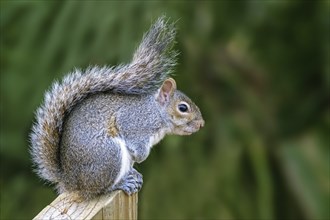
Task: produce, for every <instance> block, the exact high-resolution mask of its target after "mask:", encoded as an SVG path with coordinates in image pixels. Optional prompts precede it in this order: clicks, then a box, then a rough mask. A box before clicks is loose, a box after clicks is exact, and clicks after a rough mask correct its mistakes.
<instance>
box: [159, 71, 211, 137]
mask: <svg viewBox="0 0 330 220" xmlns="http://www.w3.org/2000/svg"><path fill="white" fill-rule="evenodd" d="M156 99H157V101H158V102H159V104H160V106H161V108H163V110H164V111H163V112H166V117H167V118H169V121H170V125H169V126H170V128H171V133H172V134H177V135H190V134H192V133H194V132H197V131H198V130H199V129H200V128H201V127H203V126H204V123H205V122H204V120H203V117H202V114H201V112H200V110H199V108H198V107H197V106H196V105H195V103H193V102H192V101H191V100H190V99H189V98H188V97H187V96H186V95H185V94H183V93H182V92H180V91H179V90H177V89H176V82H175V80H174V79H172V78H168V79H166V80H165V81H164V83H163V85H162V86H161V87H160V89H159V91H158V92H157V95H156Z"/></svg>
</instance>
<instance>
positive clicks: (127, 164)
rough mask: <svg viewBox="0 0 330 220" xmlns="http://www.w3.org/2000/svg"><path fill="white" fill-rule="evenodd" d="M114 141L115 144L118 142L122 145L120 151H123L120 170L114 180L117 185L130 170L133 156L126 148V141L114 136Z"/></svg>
mask: <svg viewBox="0 0 330 220" xmlns="http://www.w3.org/2000/svg"><path fill="white" fill-rule="evenodd" d="M113 141H114V142H115V144H118V145H119V146H120V152H121V166H120V171H119V174H118V176H117V178H116V179H115V182H114V185H116V184H117V183H118V182H119V181H120V180H121V179H122V178H123V177H124V176H125V174H126V173H127V172H128V171H129V169H130V168H131V163H132V162H131V156H130V154H129V152H128V150H127V148H126V143H125V141H124V140H123V139H121V138H119V137H116V138H114V139H113Z"/></svg>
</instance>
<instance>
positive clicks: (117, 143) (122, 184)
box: [30, 17, 204, 199]
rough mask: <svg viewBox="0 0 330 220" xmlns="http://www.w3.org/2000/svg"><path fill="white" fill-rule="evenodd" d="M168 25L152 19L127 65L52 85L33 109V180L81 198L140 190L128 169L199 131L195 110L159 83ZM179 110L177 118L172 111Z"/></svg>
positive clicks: (169, 59) (168, 49)
mask: <svg viewBox="0 0 330 220" xmlns="http://www.w3.org/2000/svg"><path fill="white" fill-rule="evenodd" d="M174 37H175V29H174V26H173V24H168V23H167V22H165V21H164V17H161V18H159V19H158V20H157V21H156V23H155V24H154V25H153V26H152V27H151V29H150V30H149V31H148V32H147V33H146V34H145V35H144V37H143V40H142V42H141V44H140V46H139V47H138V48H137V50H136V52H135V54H134V56H133V60H132V62H131V63H130V64H127V65H120V66H118V67H116V68H109V67H103V68H100V67H90V68H88V69H87V70H86V71H85V72H84V73H82V72H81V71H79V70H76V71H75V72H73V73H71V74H69V75H68V76H66V77H65V78H64V79H63V81H62V82H61V83H58V82H55V83H54V84H53V86H52V88H51V89H50V91H48V92H47V93H46V95H45V100H44V103H43V105H42V106H41V107H40V108H39V109H38V110H37V113H36V123H35V124H34V126H33V128H32V133H31V143H32V146H31V149H30V151H31V155H32V159H33V162H34V164H35V166H36V171H37V173H38V175H39V176H40V177H41V178H43V179H45V180H48V181H50V182H52V183H54V184H55V185H56V187H57V189H58V191H59V192H65V191H67V192H73V191H75V192H78V194H79V195H81V196H82V197H83V198H85V199H89V198H93V197H95V196H97V195H100V194H104V193H108V192H111V191H113V190H115V189H122V190H124V191H125V192H126V193H127V194H132V193H134V192H137V191H138V190H139V189H140V188H141V187H142V182H143V181H142V175H141V174H140V173H138V172H137V171H136V170H135V169H134V168H133V164H134V163H135V162H138V163H140V162H142V161H144V160H145V159H146V158H147V157H148V155H149V153H150V148H151V147H152V146H153V145H155V144H157V143H158V142H159V141H160V140H161V139H162V138H163V137H164V135H166V134H179V135H186V134H191V133H194V132H196V131H198V130H199V128H200V127H202V126H203V125H204V121H203V118H202V115H201V113H200V110H199V109H198V107H197V106H196V105H195V104H194V103H193V102H192V101H191V100H190V99H189V98H188V97H187V96H186V95H184V94H183V93H182V92H180V91H178V90H176V83H175V81H174V80H173V79H166V78H167V77H168V75H169V74H170V73H171V72H172V70H173V67H174V65H175V63H176V55H177V53H176V52H175V51H173V48H172V46H173V43H174ZM182 103H184V104H185V105H187V106H188V107H189V108H188V111H187V112H181V111H180V110H179V108H178V106H179V104H182Z"/></svg>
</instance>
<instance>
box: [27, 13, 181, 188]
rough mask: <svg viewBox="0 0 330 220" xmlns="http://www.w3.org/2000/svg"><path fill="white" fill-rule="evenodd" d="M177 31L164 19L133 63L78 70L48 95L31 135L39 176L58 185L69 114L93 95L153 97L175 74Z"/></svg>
mask: <svg viewBox="0 0 330 220" xmlns="http://www.w3.org/2000/svg"><path fill="white" fill-rule="evenodd" d="M174 36H175V29H174V25H173V24H169V23H168V22H166V21H165V20H164V17H161V18H159V19H158V20H157V21H156V22H155V24H154V25H153V26H152V27H151V29H150V30H149V31H148V32H147V33H146V34H145V35H144V37H143V40H142V42H141V44H140V46H139V47H138V48H137V50H136V52H135V53H134V56H133V59H132V61H131V63H129V64H127V65H120V66H118V67H115V68H109V67H102V68H100V67H90V68H88V69H87V70H86V71H84V72H81V71H80V70H75V71H74V72H73V73H71V74H69V75H68V76H66V77H65V78H64V79H63V80H62V81H61V82H60V83H59V82H55V83H54V84H53V86H52V87H51V89H50V90H49V91H48V92H47V93H46V94H45V99H44V102H43V104H42V105H41V107H39V108H38V110H37V112H36V121H35V123H34V125H33V128H32V133H31V136H30V137H31V145H32V146H31V149H30V151H31V155H32V158H33V162H34V164H35V167H36V171H37V173H38V174H39V176H40V177H42V178H43V179H45V180H48V181H50V182H54V183H57V182H59V179H60V175H61V167H60V162H61V161H60V140H61V135H62V129H63V123H64V120H65V118H66V116H67V115H68V113H69V112H70V111H71V110H72V109H73V108H74V107H75V106H76V105H77V104H78V103H79V102H81V101H82V100H84V99H85V98H86V97H87V96H89V95H91V94H96V93H99V92H105V91H112V92H113V93H122V94H140V95H142V94H151V93H153V92H154V91H156V90H157V89H158V88H159V85H160V84H161V83H162V82H163V81H164V80H165V79H166V78H167V76H168V75H169V74H170V73H171V72H172V68H173V67H174V65H175V63H176V52H175V51H173V50H172V47H173V44H174Z"/></svg>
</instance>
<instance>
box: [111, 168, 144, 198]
mask: <svg viewBox="0 0 330 220" xmlns="http://www.w3.org/2000/svg"><path fill="white" fill-rule="evenodd" d="M142 184H143V179H142V174H141V173H139V172H138V171H136V170H135V169H134V168H131V169H130V170H129V171H128V173H127V174H126V175H125V176H124V177H123V178H122V179H121V180H120V181H119V183H117V184H116V185H115V186H113V187H111V189H109V191H110V192H112V191H114V190H123V191H124V192H125V193H126V194H127V195H132V194H133V193H136V192H138V191H139V190H140V189H141V188H142Z"/></svg>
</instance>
